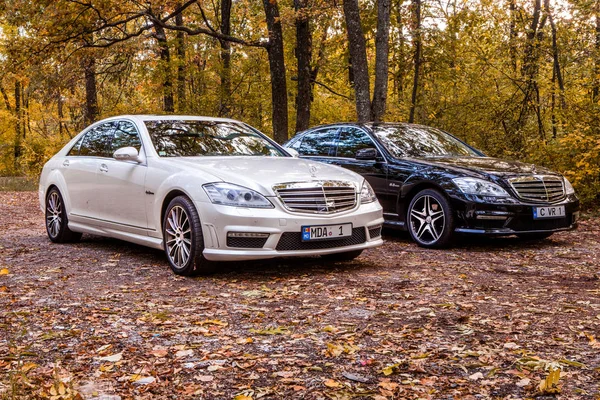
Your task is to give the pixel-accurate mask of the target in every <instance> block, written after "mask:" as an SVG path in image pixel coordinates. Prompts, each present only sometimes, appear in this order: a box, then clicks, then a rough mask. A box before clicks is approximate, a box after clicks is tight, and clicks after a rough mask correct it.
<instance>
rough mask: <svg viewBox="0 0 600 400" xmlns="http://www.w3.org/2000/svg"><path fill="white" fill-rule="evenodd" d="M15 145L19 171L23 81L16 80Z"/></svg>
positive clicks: (16, 168)
mask: <svg viewBox="0 0 600 400" xmlns="http://www.w3.org/2000/svg"><path fill="white" fill-rule="evenodd" d="M15 117H16V118H15V143H14V157H15V161H14V162H15V164H14V165H15V170H18V169H19V158H20V157H21V132H22V124H21V81H19V80H18V79H15Z"/></svg>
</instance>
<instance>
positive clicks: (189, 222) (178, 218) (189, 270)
mask: <svg viewBox="0 0 600 400" xmlns="http://www.w3.org/2000/svg"><path fill="white" fill-rule="evenodd" d="M163 240H164V247H165V253H166V255H167V259H168V260H169V265H170V266H171V269H172V270H173V272H175V273H176V274H177V275H184V276H190V275H194V274H197V273H203V274H206V273H210V272H213V271H214V263H212V262H210V261H208V260H206V259H205V258H204V257H203V255H202V251H203V250H204V239H203V237H202V226H201V224H200V217H199V215H198V211H196V207H194V204H193V203H192V202H191V200H190V199H188V198H187V197H185V196H178V197H175V198H174V199H173V200H171V202H170V203H169V206H168V207H167V211H166V212H165V216H164V220H163Z"/></svg>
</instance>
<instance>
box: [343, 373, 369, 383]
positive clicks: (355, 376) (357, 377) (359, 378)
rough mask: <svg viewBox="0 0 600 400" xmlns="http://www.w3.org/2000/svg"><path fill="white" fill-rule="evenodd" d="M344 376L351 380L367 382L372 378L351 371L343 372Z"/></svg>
mask: <svg viewBox="0 0 600 400" xmlns="http://www.w3.org/2000/svg"><path fill="white" fill-rule="evenodd" d="M342 376H343V377H344V378H346V379H350V380H351V381H355V382H362V383H367V382H369V380H370V379H369V378H367V377H364V376H362V375H359V374H351V373H350V372H342Z"/></svg>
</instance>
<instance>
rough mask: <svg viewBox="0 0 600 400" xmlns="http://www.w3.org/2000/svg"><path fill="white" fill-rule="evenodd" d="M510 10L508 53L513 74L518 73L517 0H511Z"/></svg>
mask: <svg viewBox="0 0 600 400" xmlns="http://www.w3.org/2000/svg"><path fill="white" fill-rule="evenodd" d="M508 7H509V10H510V27H509V34H508V53H509V55H510V66H511V68H512V72H513V75H514V76H516V75H517V29H516V25H517V17H516V13H517V5H516V0H510V3H509V5H508Z"/></svg>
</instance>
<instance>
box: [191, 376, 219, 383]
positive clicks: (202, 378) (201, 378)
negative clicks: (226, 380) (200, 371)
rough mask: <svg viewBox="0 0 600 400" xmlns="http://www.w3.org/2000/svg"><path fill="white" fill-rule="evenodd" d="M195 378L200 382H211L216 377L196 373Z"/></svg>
mask: <svg viewBox="0 0 600 400" xmlns="http://www.w3.org/2000/svg"><path fill="white" fill-rule="evenodd" d="M194 379H196V380H197V381H200V382H210V381H212V380H213V379H215V377H214V376H212V375H196V376H194Z"/></svg>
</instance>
